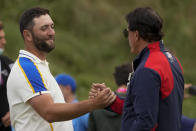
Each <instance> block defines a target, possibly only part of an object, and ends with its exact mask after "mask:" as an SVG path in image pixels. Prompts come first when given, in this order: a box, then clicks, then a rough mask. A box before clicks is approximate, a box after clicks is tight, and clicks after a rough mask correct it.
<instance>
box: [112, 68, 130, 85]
mask: <svg viewBox="0 0 196 131" xmlns="http://www.w3.org/2000/svg"><path fill="white" fill-rule="evenodd" d="M131 72H132V67H131V64H123V65H120V66H117V67H115V71H114V74H113V75H114V79H115V82H116V84H117V86H121V85H127V82H128V77H129V73H131Z"/></svg>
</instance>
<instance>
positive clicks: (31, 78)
mask: <svg viewBox="0 0 196 131" xmlns="http://www.w3.org/2000/svg"><path fill="white" fill-rule="evenodd" d="M7 90H8V91H7V94H8V101H9V106H10V117H11V123H12V125H13V127H14V128H15V130H16V131H24V130H26V131H73V126H72V121H63V122H53V123H48V122H47V121H46V120H44V119H43V118H42V117H41V116H40V115H39V114H38V113H37V112H36V111H35V110H34V109H33V107H32V106H31V105H30V104H29V103H28V102H27V101H28V100H29V99H31V98H33V97H35V96H39V95H41V94H44V93H48V94H50V95H51V96H52V98H53V101H54V103H65V101H64V97H63V94H62V92H61V90H60V88H59V86H58V84H57V83H56V80H55V79H54V77H53V76H52V74H51V73H50V69H49V67H48V62H47V61H46V60H45V61H42V60H40V59H39V58H37V57H36V56H35V55H33V54H31V53H30V52H27V51H25V50H20V53H19V57H18V59H17V60H16V62H15V63H14V65H13V68H12V70H11V73H10V75H9V78H8V82H7Z"/></svg>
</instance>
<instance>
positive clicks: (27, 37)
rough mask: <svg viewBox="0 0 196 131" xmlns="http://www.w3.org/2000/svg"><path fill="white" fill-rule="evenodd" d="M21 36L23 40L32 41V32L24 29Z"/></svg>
mask: <svg viewBox="0 0 196 131" xmlns="http://www.w3.org/2000/svg"><path fill="white" fill-rule="evenodd" d="M23 36H24V39H25V40H27V41H32V33H31V32H30V31H29V30H24V31H23Z"/></svg>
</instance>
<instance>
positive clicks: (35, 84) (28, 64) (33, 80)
mask: <svg viewBox="0 0 196 131" xmlns="http://www.w3.org/2000/svg"><path fill="white" fill-rule="evenodd" d="M17 63H18V65H19V67H20V69H21V71H22V73H23V74H24V76H25V79H26V80H27V82H28V84H29V86H30V87H31V89H32V92H33V93H37V92H41V91H47V90H48V89H47V88H46V85H45V83H44V79H43V77H42V74H41V72H40V71H39V69H38V67H37V66H36V64H35V63H34V62H32V61H31V60H30V59H28V58H25V57H19V58H18V60H17Z"/></svg>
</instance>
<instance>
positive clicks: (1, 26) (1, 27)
mask: <svg viewBox="0 0 196 131" xmlns="http://www.w3.org/2000/svg"><path fill="white" fill-rule="evenodd" d="M2 29H3V23H2V22H1V21H0V30H2Z"/></svg>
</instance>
